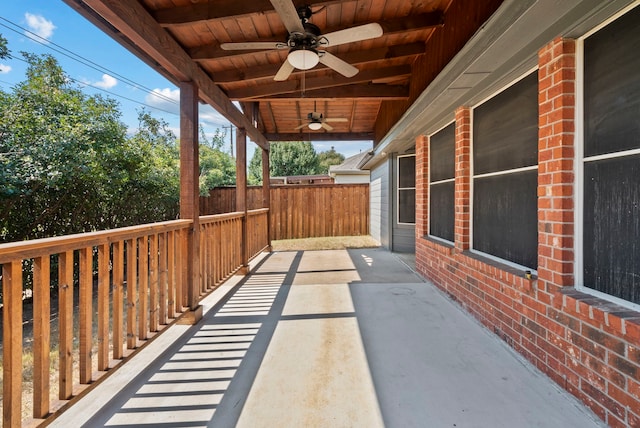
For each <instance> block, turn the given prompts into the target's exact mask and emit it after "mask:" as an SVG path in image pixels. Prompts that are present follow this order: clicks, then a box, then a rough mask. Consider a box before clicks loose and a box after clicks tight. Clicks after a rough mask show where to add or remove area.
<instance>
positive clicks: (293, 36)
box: [220, 0, 383, 81]
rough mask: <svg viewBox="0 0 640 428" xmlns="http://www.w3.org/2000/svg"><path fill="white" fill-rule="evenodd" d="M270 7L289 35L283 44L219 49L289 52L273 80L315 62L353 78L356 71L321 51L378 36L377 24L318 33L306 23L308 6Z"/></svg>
mask: <svg viewBox="0 0 640 428" xmlns="http://www.w3.org/2000/svg"><path fill="white" fill-rule="evenodd" d="M271 4H272V5H273V7H274V9H275V10H276V12H278V15H280V19H281V20H282V22H283V23H284V26H285V27H286V28H287V31H288V32H289V36H288V37H287V40H286V42H239V43H222V44H221V45H220V48H222V49H224V50H247V49H251V50H254V49H289V54H288V56H287V60H286V61H285V62H284V63H283V64H282V67H280V69H279V70H278V72H277V73H276V75H275V76H274V78H273V80H276V81H283V80H287V79H288V78H289V76H290V75H291V73H292V72H293V70H294V69H296V68H297V69H299V70H309V69H311V68H313V67H315V66H316V65H317V64H318V62H320V63H322V64H324V65H326V66H327V67H329V68H331V69H333V70H335V71H337V72H338V73H340V74H342V75H343V76H345V77H353V76H355V75H356V74H357V73H358V69H357V68H355V67H354V66H352V65H351V64H349V63H347V62H346V61H343V60H342V59H340V58H338V57H337V56H335V55H332V54H331V53H329V52H327V51H326V50H325V48H327V47H333V46H338V45H343V44H346V43H353V42H359V41H362V40H368V39H373V38H376V37H380V36H382V32H383V31H382V27H381V26H380V24H378V23H371V24H365V25H359V26H357V27H353V28H348V29H345V30H340V31H334V32H331V33H327V34H322V33H321V31H320V29H319V28H318V27H317V26H315V25H313V24H312V23H310V22H309V18H310V17H311V15H313V12H312V10H311V8H310V7H309V6H302V7H299V8H297V9H296V7H295V5H294V4H293V1H292V0H271Z"/></svg>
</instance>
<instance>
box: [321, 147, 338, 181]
mask: <svg viewBox="0 0 640 428" xmlns="http://www.w3.org/2000/svg"><path fill="white" fill-rule="evenodd" d="M318 162H319V163H320V173H321V174H328V173H329V167H330V166H331V165H340V164H341V163H342V162H344V155H343V154H340V153H338V152H336V150H335V148H334V147H333V146H331V150H327V151H326V152H320V153H318Z"/></svg>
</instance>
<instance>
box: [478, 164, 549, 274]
mask: <svg viewBox="0 0 640 428" xmlns="http://www.w3.org/2000/svg"><path fill="white" fill-rule="evenodd" d="M537 186H538V171H537V170H532V171H523V172H519V173H514V174H504V175H495V176H490V177H483V178H476V179H474V187H473V248H474V249H476V250H479V251H482V252H485V253H487V254H491V255H494V256H496V257H500V258H502V259H505V260H509V261H512V262H514V263H517V264H520V265H522V266H527V267H530V268H532V269H537V266H538V199H537Z"/></svg>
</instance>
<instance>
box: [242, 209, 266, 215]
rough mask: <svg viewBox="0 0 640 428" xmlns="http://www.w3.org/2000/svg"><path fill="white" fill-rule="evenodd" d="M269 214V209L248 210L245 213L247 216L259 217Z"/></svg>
mask: <svg viewBox="0 0 640 428" xmlns="http://www.w3.org/2000/svg"><path fill="white" fill-rule="evenodd" d="M268 212H269V208H258V209H255V210H249V211H247V214H248V215H260V214H265V213H268Z"/></svg>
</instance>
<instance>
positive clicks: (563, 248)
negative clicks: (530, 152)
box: [416, 39, 640, 426]
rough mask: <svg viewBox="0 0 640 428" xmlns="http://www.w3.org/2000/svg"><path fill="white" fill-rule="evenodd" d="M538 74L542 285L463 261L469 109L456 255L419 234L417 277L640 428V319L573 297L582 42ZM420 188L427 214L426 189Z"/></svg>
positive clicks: (621, 422) (617, 420) (602, 413)
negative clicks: (577, 98) (577, 90)
mask: <svg viewBox="0 0 640 428" xmlns="http://www.w3.org/2000/svg"><path fill="white" fill-rule="evenodd" d="M539 67H540V69H539V79H540V84H539V89H540V91H539V97H540V109H539V112H540V131H539V179H538V183H539V184H538V196H539V199H538V229H539V235H538V236H539V244H538V253H539V256H538V260H539V267H538V278H533V279H527V278H525V277H524V274H523V273H522V272H518V271H515V270H513V269H511V268H508V267H506V266H501V265H500V264H498V263H493V262H490V261H488V260H482V259H481V258H478V257H475V256H473V255H470V254H469V253H468V252H463V251H464V250H467V249H468V248H469V245H470V242H469V221H470V217H469V204H470V200H469V190H470V183H469V179H470V176H469V173H470V161H471V158H470V156H471V154H470V151H469V148H470V129H471V112H470V110H469V109H468V108H459V109H458V110H457V111H456V214H455V215H456V234H455V240H456V242H455V251H451V248H449V247H448V246H446V245H443V244H441V243H439V242H436V241H434V240H430V239H428V238H424V234H419V235H417V236H416V268H417V269H418V270H419V272H420V273H421V274H423V275H424V276H425V277H426V278H428V279H430V280H432V281H433V282H434V283H435V284H436V285H437V286H438V287H439V288H440V289H442V290H443V291H444V292H445V293H447V294H448V295H449V296H450V297H451V298H452V299H453V300H455V301H457V302H458V303H459V304H460V305H462V306H463V307H464V308H466V309H467V310H468V311H469V312H470V313H471V314H473V316H474V317H476V318H477V319H478V320H479V321H480V322H481V323H482V324H483V325H485V326H486V327H487V328H488V329H490V330H491V331H493V332H494V333H495V334H497V335H498V336H500V337H501V338H502V339H503V340H504V341H505V342H506V343H508V344H509V345H510V346H512V347H513V348H514V349H516V350H517V351H518V352H519V353H521V354H522V355H524V356H525V357H526V358H527V359H528V360H529V361H531V362H532V363H533V364H534V365H535V366H536V367H537V368H538V369H540V370H541V371H543V372H544V373H546V374H547V375H548V376H549V377H550V378H551V379H553V380H554V381H555V382H556V383H558V384H559V385H560V386H562V387H563V388H565V389H567V390H568V391H569V392H570V393H572V394H573V395H575V396H576V397H578V398H579V399H580V400H582V402H583V403H585V404H586V405H587V406H588V407H589V408H591V409H592V410H593V411H594V413H595V414H597V415H598V416H599V417H600V418H601V419H603V420H604V421H606V422H607V423H608V424H609V425H610V426H640V313H639V312H635V311H631V310H629V309H626V308H623V307H621V306H618V305H616V304H613V303H610V302H606V301H604V300H602V299H598V298H595V297H593V296H591V295H588V294H585V293H581V292H579V291H576V290H575V289H574V288H573V287H572V285H574V251H573V245H574V222H573V218H574V197H575V194H574V174H573V167H574V165H573V162H574V132H575V124H574V109H575V42H574V41H572V40H564V39H556V40H553V41H552V42H551V43H549V44H548V45H547V46H545V47H544V48H543V49H542V50H541V51H540V52H539ZM425 141H427V139H426V138H425V137H421V138H420V139H419V140H418V142H417V156H418V157H421V158H422V159H418V158H416V160H417V165H418V168H419V169H418V175H420V174H426V170H425V167H424V165H425V164H427V165H428V150H425V149H424V146H425V144H424V143H425ZM421 171H422V172H421ZM423 180H426V175H425V176H424V177H423ZM416 186H417V188H416V191H417V192H419V193H422V195H418V200H419V201H421V203H423V204H426V203H427V202H426V201H428V190H429V189H428V186H427V183H426V181H425V182H424V183H423V184H421V185H418V184H417V185H416ZM423 209H424V210H426V209H427V206H426V205H425V206H424V207H423ZM426 220H427V218H426V216H424V217H422V216H421V217H420V218H418V219H417V224H416V229H418V228H423V229H421V230H426V225H425V224H424V223H425V222H426ZM421 222H422V223H421Z"/></svg>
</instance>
